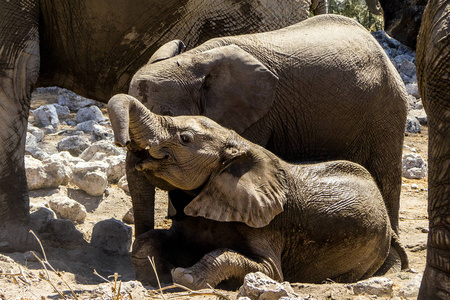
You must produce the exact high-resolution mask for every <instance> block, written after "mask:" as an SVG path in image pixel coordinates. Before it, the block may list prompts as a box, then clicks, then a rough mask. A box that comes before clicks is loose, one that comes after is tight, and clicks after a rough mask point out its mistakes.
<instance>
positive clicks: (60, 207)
mask: <svg viewBox="0 0 450 300" xmlns="http://www.w3.org/2000/svg"><path fill="white" fill-rule="evenodd" d="M48 204H49V205H50V208H51V209H52V210H53V211H54V212H56V214H57V215H58V216H59V217H60V218H62V219H68V220H72V221H73V222H75V223H84V220H85V219H86V208H85V207H84V205H82V204H80V203H78V202H77V201H75V200H72V199H70V198H68V197H55V198H52V199H50V201H49V203H48Z"/></svg>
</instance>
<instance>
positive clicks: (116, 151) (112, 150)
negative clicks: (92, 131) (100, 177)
mask: <svg viewBox="0 0 450 300" xmlns="http://www.w3.org/2000/svg"><path fill="white" fill-rule="evenodd" d="M99 152H100V153H105V154H106V155H108V156H115V155H125V153H126V152H125V150H124V149H122V148H119V147H116V146H114V144H113V143H111V142H109V141H104V140H102V141H97V142H95V143H93V144H92V145H90V146H89V147H88V148H86V149H85V150H84V151H83V153H81V154H80V156H79V157H80V158H82V159H84V160H85V161H90V160H92V158H93V157H94V155H95V154H96V153H99Z"/></svg>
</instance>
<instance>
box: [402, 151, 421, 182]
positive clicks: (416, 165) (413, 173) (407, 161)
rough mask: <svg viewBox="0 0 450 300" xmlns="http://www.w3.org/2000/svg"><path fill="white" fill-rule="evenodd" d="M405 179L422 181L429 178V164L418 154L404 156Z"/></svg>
mask: <svg viewBox="0 0 450 300" xmlns="http://www.w3.org/2000/svg"><path fill="white" fill-rule="evenodd" d="M402 169H403V177H405V178H410V179H422V178H425V177H426V176H427V164H426V162H425V161H424V160H423V158H422V157H421V156H420V155H419V154H417V153H409V154H406V155H403V159H402Z"/></svg>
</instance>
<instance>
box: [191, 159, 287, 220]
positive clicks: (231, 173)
mask: <svg viewBox="0 0 450 300" xmlns="http://www.w3.org/2000/svg"><path fill="white" fill-rule="evenodd" d="M286 188H287V187H286V175H285V172H284V170H283V169H282V168H281V167H280V162H279V160H278V159H277V158H275V157H272V158H271V157H269V156H267V155H266V154H265V153H262V155H259V156H258V157H255V156H254V155H250V154H248V153H246V154H243V155H241V156H240V157H238V158H236V159H235V160H233V162H232V163H231V164H230V165H229V166H228V167H226V168H225V169H224V170H222V171H221V172H220V173H219V174H217V175H215V176H212V178H211V179H210V181H209V182H208V183H207V184H206V186H205V187H204V188H203V190H202V191H201V192H200V193H199V195H198V196H197V197H196V198H194V199H193V200H192V201H191V202H190V203H189V204H188V205H187V206H186V207H185V209H184V212H185V213H186V214H187V215H189V216H193V217H204V218H207V219H211V220H214V221H219V222H243V223H245V224H247V225H248V226H250V227H255V228H260V227H263V226H266V225H267V224H269V223H270V221H272V219H273V218H274V217H275V216H276V215H277V214H279V213H280V212H282V211H283V206H284V204H285V202H286Z"/></svg>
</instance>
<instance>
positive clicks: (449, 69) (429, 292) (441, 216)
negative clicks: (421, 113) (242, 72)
mask: <svg viewBox="0 0 450 300" xmlns="http://www.w3.org/2000/svg"><path fill="white" fill-rule="evenodd" d="M449 20H450V1H448V0H430V1H429V3H428V5H427V8H426V10H425V13H424V15H423V18H422V26H421V28H420V34H419V37H418V43H417V53H416V66H417V79H418V84H419V91H420V95H421V97H422V101H423V105H424V107H425V110H426V112H427V115H428V134H429V144H428V218H429V220H430V224H429V228H430V231H429V233H428V242H427V264H426V267H425V272H424V274H423V279H422V285H421V287H420V293H419V299H450V202H449V201H450V24H449Z"/></svg>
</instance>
